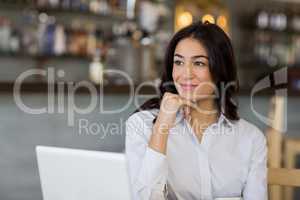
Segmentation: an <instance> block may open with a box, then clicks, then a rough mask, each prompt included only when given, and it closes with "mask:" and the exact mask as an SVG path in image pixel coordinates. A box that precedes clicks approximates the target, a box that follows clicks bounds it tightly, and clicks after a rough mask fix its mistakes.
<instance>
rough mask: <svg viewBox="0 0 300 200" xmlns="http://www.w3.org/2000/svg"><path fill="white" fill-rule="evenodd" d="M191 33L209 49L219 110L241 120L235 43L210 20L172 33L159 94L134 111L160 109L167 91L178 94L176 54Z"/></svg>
mask: <svg viewBox="0 0 300 200" xmlns="http://www.w3.org/2000/svg"><path fill="white" fill-rule="evenodd" d="M189 37H191V38H193V39H196V40H198V41H199V42H201V44H202V45H204V47H205V48H206V51H207V53H208V60H209V71H210V73H211V76H212V80H213V82H214V84H215V85H216V88H217V90H218V94H219V95H218V98H216V99H215V103H216V105H217V109H218V111H219V112H222V113H223V114H224V115H225V117H226V118H227V119H229V120H238V119H239V115H238V113H237V109H238V104H237V100H236V99H235V97H236V94H237V93H238V89H239V83H238V78H237V67H236V61H235V56H234V52H233V47H232V44H231V42H230V39H229V37H228V36H227V34H226V33H225V32H224V31H223V30H222V29H221V28H220V27H219V26H217V25H215V24H211V23H209V22H205V23H202V22H196V23H193V24H191V25H189V26H187V27H185V28H183V29H181V30H179V31H178V32H177V33H176V34H175V35H174V36H173V37H172V39H171V41H170V42H169V45H168V47H167V50H166V54H165V67H164V70H163V74H162V78H161V83H160V85H159V91H160V94H159V97H156V98H152V99H149V100H148V101H146V102H145V103H144V104H143V105H141V106H140V107H139V108H138V109H137V110H135V111H134V112H133V113H135V112H138V111H141V110H149V109H153V108H158V109H159V108H160V103H161V100H162V98H163V95H164V93H165V92H171V93H174V94H178V92H177V90H176V88H175V85H174V81H173V78H172V71H173V57H174V52H175V48H176V46H177V44H178V42H179V41H181V40H182V39H185V38H189ZM155 119H156V118H155ZM155 119H154V120H153V122H155Z"/></svg>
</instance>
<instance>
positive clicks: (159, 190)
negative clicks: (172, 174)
mask: <svg viewBox="0 0 300 200" xmlns="http://www.w3.org/2000/svg"><path fill="white" fill-rule="evenodd" d="M149 131H150V134H151V132H152V129H151V128H150V129H149V128H147V127H146V126H145V123H144V121H143V120H142V119H141V118H139V117H137V116H135V115H133V116H131V117H130V118H129V119H128V120H127V121H126V142H125V152H126V157H127V162H128V169H129V176H130V182H131V191H132V195H133V199H134V200H150V199H155V200H160V199H165V196H166V179H167V173H168V166H167V161H166V155H164V154H162V153H160V152H157V151H155V150H153V149H152V148H150V147H149V146H148V139H147V137H146V136H145V135H146V134H147V132H148V134H149Z"/></svg>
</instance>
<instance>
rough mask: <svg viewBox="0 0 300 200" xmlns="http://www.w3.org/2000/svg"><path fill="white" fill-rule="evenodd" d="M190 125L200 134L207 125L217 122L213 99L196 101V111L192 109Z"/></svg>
mask: <svg viewBox="0 0 300 200" xmlns="http://www.w3.org/2000/svg"><path fill="white" fill-rule="evenodd" d="M190 116H191V118H190V123H191V125H192V127H194V128H195V129H196V132H197V133H199V134H201V133H202V132H203V131H204V130H205V129H206V128H207V127H208V126H209V125H211V124H213V123H215V122H216V121H217V117H218V112H216V105H215V102H214V99H209V98H208V99H201V100H199V101H197V109H196V108H192V109H191V113H190Z"/></svg>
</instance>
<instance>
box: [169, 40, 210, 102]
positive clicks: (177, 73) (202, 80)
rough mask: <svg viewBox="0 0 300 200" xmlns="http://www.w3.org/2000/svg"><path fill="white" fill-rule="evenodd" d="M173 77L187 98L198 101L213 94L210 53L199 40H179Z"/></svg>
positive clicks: (179, 89)
mask: <svg viewBox="0 0 300 200" xmlns="http://www.w3.org/2000/svg"><path fill="white" fill-rule="evenodd" d="M172 77H173V80H174V83H175V87H176V89H177V91H178V93H179V95H180V96H181V97H183V98H185V99H189V100H191V101H194V102H196V101H197V100H200V99H203V98H207V97H209V96H211V95H212V94H213V92H214V89H215V86H214V83H213V81H212V78H211V74H210V71H209V62H208V55H207V52H206V49H205V47H204V46H203V45H202V44H201V43H200V42H199V41H198V40H196V39H193V38H185V39H182V40H181V41H179V42H178V44H177V46H176V49H175V52H174V59H173V72H172Z"/></svg>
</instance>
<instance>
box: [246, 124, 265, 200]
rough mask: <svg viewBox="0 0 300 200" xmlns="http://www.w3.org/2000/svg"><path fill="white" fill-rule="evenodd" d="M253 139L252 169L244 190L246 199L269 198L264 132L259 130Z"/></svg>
mask: <svg viewBox="0 0 300 200" xmlns="http://www.w3.org/2000/svg"><path fill="white" fill-rule="evenodd" d="M255 131H256V132H257V134H256V135H257V137H256V139H254V141H253V151H252V156H251V161H250V169H249V173H248V177H247V182H246V185H245V188H244V192H243V199H244V200H253V199H255V200H267V199H268V189H267V188H268V187H267V184H268V183H267V144H266V138H265V136H264V134H263V133H262V132H261V131H260V130H259V129H256V130H255Z"/></svg>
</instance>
